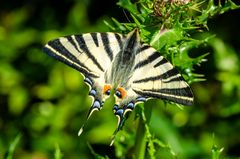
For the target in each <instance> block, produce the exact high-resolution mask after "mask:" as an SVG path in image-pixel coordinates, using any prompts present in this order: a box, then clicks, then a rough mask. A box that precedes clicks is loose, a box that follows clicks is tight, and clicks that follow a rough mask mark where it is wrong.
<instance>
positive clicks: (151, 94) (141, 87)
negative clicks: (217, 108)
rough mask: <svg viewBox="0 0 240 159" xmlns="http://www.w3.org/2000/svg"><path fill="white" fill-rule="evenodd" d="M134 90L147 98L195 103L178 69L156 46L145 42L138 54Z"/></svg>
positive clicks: (186, 103)
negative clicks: (153, 46)
mask: <svg viewBox="0 0 240 159" xmlns="http://www.w3.org/2000/svg"><path fill="white" fill-rule="evenodd" d="M136 61H138V62H137V63H136V65H135V68H134V69H135V72H134V74H133V77H132V90H133V91H134V92H136V93H137V94H138V95H140V96H143V97H147V98H160V99H165V100H169V101H173V102H176V103H179V104H183V105H192V104H193V94H192V91H191V88H190V87H189V85H188V84H187V83H186V82H185V81H184V79H183V77H182V76H181V75H180V74H179V72H178V71H177V69H175V68H174V67H173V65H172V64H171V63H170V62H168V61H167V60H166V59H165V58H164V57H163V56H161V55H160V53H159V52H157V51H156V50H155V49H154V48H152V47H150V46H149V45H147V44H143V45H142V47H141V49H140V51H139V52H138V53H137V55H136Z"/></svg>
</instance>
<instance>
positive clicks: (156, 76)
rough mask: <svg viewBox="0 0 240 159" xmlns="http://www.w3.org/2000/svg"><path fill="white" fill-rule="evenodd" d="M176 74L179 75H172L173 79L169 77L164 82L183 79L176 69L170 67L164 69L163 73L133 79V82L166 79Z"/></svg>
mask: <svg viewBox="0 0 240 159" xmlns="http://www.w3.org/2000/svg"><path fill="white" fill-rule="evenodd" d="M176 75H179V76H177V77H174V78H173V79H170V80H169V81H166V82H165V81H164V83H169V82H171V81H184V79H183V77H182V76H180V74H179V73H178V71H177V69H175V68H172V69H170V70H168V71H166V72H165V73H163V74H160V75H155V76H152V77H147V78H143V79H139V80H135V81H133V83H144V82H149V81H157V80H162V79H165V80H166V79H168V78H169V77H173V76H176Z"/></svg>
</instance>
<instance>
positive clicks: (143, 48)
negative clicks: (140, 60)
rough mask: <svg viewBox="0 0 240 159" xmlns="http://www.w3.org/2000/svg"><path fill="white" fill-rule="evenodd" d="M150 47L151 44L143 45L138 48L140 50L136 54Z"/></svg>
mask: <svg viewBox="0 0 240 159" xmlns="http://www.w3.org/2000/svg"><path fill="white" fill-rule="evenodd" d="M149 48H151V46H149V45H143V46H142V47H141V48H140V49H139V50H138V52H136V55H137V54H140V53H141V52H143V51H145V50H147V49H149Z"/></svg>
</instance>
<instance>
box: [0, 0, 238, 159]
mask: <svg viewBox="0 0 240 159" xmlns="http://www.w3.org/2000/svg"><path fill="white" fill-rule="evenodd" d="M110 2H112V1H108V2H107V3H106V5H108V4H109V3H110ZM166 2H167V1H163V0H156V1H154V2H153V1H150V0H139V1H132V0H131V1H130V0H120V1H119V2H118V3H117V4H118V6H120V7H121V8H123V9H125V13H126V14H127V15H128V18H129V19H130V20H131V21H132V23H130V22H129V23H121V22H120V21H122V19H121V20H119V18H117V16H116V17H115V16H114V15H113V16H114V18H112V19H110V18H108V17H109V16H110V13H115V12H116V11H115V10H112V11H111V12H110V11H109V12H108V13H107V12H105V14H102V15H101V16H100V15H98V13H97V10H98V9H99V10H101V11H102V10H110V9H111V8H112V7H113V6H114V4H111V5H112V6H108V7H106V8H102V7H104V6H99V5H96V4H92V3H93V1H59V2H58V4H53V3H52V2H49V3H46V4H45V3H42V1H34V2H33V1H28V3H25V2H24V3H23V2H21V1H18V2H16V4H15V3H11V4H10V3H9V2H8V1H4V2H2V3H1V6H0V8H1V9H0V159H3V158H6V159H13V158H17V159H28V158H43V159H48V158H55V159H61V158H71V159H78V158H83V159H85V158H134V157H135V158H213V159H216V158H236V157H239V156H240V154H239V151H238V149H239V145H240V141H239V132H238V131H236V130H238V129H239V127H240V122H239V114H240V107H239V105H240V100H239V99H240V85H239V78H240V72H239V71H240V70H239V68H240V67H239V63H240V61H239V60H240V58H239V54H238V52H237V51H236V50H239V45H238V44H239V42H240V41H239V38H238V37H239V36H240V35H239V25H237V24H234V25H236V26H237V27H236V28H233V29H232V28H231V29H232V30H233V34H231V32H230V31H229V29H228V28H229V27H230V25H228V21H227V20H228V19H229V20H230V19H231V20H232V21H230V22H234V21H237V20H238V19H237V18H236V17H234V16H231V15H235V14H236V13H235V12H231V11H230V10H235V9H238V8H239V6H237V5H236V4H235V3H233V2H232V1H230V0H228V1H225V2H224V3H220V2H218V3H214V2H213V0H209V1H190V3H186V4H185V3H180V1H179V2H178V3H174V2H176V0H172V2H170V1H169V2H168V3H166ZM95 3H96V2H95ZM91 6H95V7H96V6H97V8H92V10H91V11H89V8H90V7H91ZM116 8H117V7H116ZM95 11H96V13H95ZM227 11H230V12H227ZM223 13H224V15H225V14H229V15H228V16H227V18H225V19H224V20H223V23H220V22H219V19H218V20H217V21H214V19H215V18H216V17H217V15H222V14H223ZM90 14H96V15H97V16H98V19H95V20H93V19H94V18H92V17H91V16H90ZM119 14H121V15H123V14H124V13H121V12H119ZM99 16H100V17H99ZM234 18H235V19H234ZM103 21H105V24H107V25H108V26H109V28H110V29H111V30H112V31H117V32H121V33H127V32H129V31H130V30H131V29H133V28H135V27H138V28H139V30H140V31H141V39H142V40H143V41H144V42H146V43H149V44H151V45H152V46H154V47H155V48H156V49H158V50H159V52H160V53H161V54H163V55H164V56H165V57H166V58H167V59H168V60H169V61H171V62H172V63H173V64H174V66H175V67H177V68H178V69H179V71H180V72H181V73H182V74H183V75H184V78H185V79H186V80H187V81H188V82H189V83H193V85H192V87H193V91H194V95H195V98H196V100H195V101H196V102H195V106H194V107H184V110H182V109H179V108H178V107H176V106H175V105H172V104H170V103H167V104H166V106H164V103H163V102H162V101H159V100H150V101H148V102H147V103H146V104H145V105H138V106H137V107H136V109H135V111H134V112H133V113H132V114H131V115H130V117H129V119H128V120H127V121H126V123H125V126H124V128H123V130H122V131H120V132H119V134H118V135H117V136H116V141H115V143H114V145H113V146H112V147H110V146H109V144H110V140H111V135H112V133H113V131H114V128H115V126H116V123H117V119H116V118H115V117H114V115H113V114H112V110H111V107H110V106H111V100H109V101H107V102H106V104H105V106H104V109H103V110H102V111H101V112H99V113H96V114H94V115H93V116H94V117H93V118H91V119H90V120H89V122H88V124H87V125H86V130H85V131H84V132H83V134H82V136H81V137H77V132H78V129H79V128H80V126H81V124H82V123H83V122H84V120H85V116H86V114H87V111H88V108H89V106H90V104H91V100H90V98H89V97H88V95H87V94H88V87H87V86H86V85H85V84H84V82H83V79H82V77H81V75H80V74H79V73H78V72H77V71H75V70H73V69H71V68H69V67H67V66H65V65H64V64H61V63H59V62H56V61H54V60H53V59H51V58H49V57H47V56H46V55H45V54H43V53H42V50H41V49H42V47H43V45H44V44H45V43H46V42H47V41H49V40H51V39H53V38H57V37H60V36H64V35H69V34H80V33H84V32H94V31H97V32H104V31H108V29H107V27H106V25H105V24H104V23H103ZM209 22H210V25H209ZM217 24H221V25H217ZM213 26H214V27H213ZM214 34H215V35H214ZM229 39H232V40H229ZM234 42H235V43H237V44H235V43H234ZM205 59H208V61H206V60H205ZM200 65H201V67H200ZM203 74H204V75H205V77H204V76H203ZM204 79H206V81H204V82H202V83H201V82H199V81H203V80H204ZM180 108H183V107H180ZM18 134H21V135H18ZM213 134H214V137H213ZM88 143H89V144H88ZM56 145H57V146H56ZM144 147H147V148H146V149H144ZM223 148H224V149H223ZM102 156H103V157H102Z"/></svg>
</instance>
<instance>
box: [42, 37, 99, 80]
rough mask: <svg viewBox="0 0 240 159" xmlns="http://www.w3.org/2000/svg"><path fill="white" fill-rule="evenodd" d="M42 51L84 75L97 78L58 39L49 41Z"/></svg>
mask: <svg viewBox="0 0 240 159" xmlns="http://www.w3.org/2000/svg"><path fill="white" fill-rule="evenodd" d="M43 51H44V52H45V53H47V54H48V55H50V56H52V57H53V58H55V59H57V60H59V61H61V62H63V63H65V64H67V65H69V66H71V67H73V68H75V69H76V70H78V71H80V72H81V73H82V74H84V75H85V76H89V77H94V78H97V77H98V76H97V75H96V74H94V73H91V71H90V70H89V69H88V68H87V67H86V66H85V65H84V64H83V63H81V62H80V61H79V60H78V59H77V58H76V57H75V56H74V55H73V54H71V53H70V52H69V51H68V50H67V49H66V48H65V47H64V46H63V44H62V43H61V42H60V40H59V39H56V40H53V41H50V42H49V43H48V44H47V45H46V46H45V47H44V48H43Z"/></svg>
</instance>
